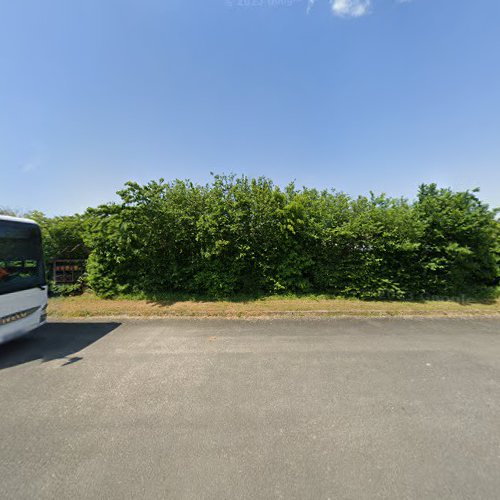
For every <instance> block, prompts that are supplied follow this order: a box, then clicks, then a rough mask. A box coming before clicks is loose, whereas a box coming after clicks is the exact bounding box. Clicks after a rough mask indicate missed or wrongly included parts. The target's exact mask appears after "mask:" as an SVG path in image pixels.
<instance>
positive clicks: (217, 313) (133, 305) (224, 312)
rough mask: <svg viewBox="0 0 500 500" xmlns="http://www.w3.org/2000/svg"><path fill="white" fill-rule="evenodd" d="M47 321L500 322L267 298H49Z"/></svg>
mask: <svg viewBox="0 0 500 500" xmlns="http://www.w3.org/2000/svg"><path fill="white" fill-rule="evenodd" d="M49 315H50V316H52V317H55V318H82V317H221V318H235V317H236V318H259V317H266V318H267V317H295V316H296V317H305V316H306V317H318V316H372V317H388V316H422V317H425V316H435V317H462V316H500V300H498V299H497V300H496V301H491V302H485V303H480V302H477V303H475V302H466V303H459V302H448V301H429V302H383V301H377V302H367V301H361V300H346V299H328V298H321V297H318V298H315V297H307V298H300V297H298V298H279V297H268V298H262V299H254V300H246V301H238V302H232V301H198V300H168V301H167V300H165V301H153V300H131V299H114V300H104V299H99V298H97V297H95V296H93V295H82V296H80V297H65V298H53V299H51V300H50V301H49Z"/></svg>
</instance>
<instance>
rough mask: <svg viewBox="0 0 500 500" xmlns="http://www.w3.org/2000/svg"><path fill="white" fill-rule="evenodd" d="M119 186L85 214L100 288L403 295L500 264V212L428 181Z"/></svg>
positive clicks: (488, 277) (460, 290)
mask: <svg viewBox="0 0 500 500" xmlns="http://www.w3.org/2000/svg"><path fill="white" fill-rule="evenodd" d="M119 195H120V197H121V203H111V204H108V205H103V206H100V207H98V208H96V209H89V210H88V212H87V213H86V215H85V217H84V219H82V221H84V222H83V223H84V226H85V244H86V246H87V247H88V248H89V249H90V250H91V254H90V258H89V262H88V266H87V271H88V281H89V284H90V286H91V287H92V288H93V289H94V290H95V291H96V293H98V294H99V295H101V296H113V295H116V294H119V293H146V294H157V293H165V292H171V291H185V292H192V293H203V294H209V295H212V296H229V295H231V294H235V293H276V292H278V293H279V292H325V293H332V294H336V295H341V296H352V297H361V298H383V297H388V298H398V299H404V298H417V297H424V296H431V295H439V296H458V295H461V294H466V295H470V294H472V293H484V292H485V291H487V290H488V286H490V285H491V284H492V283H493V282H494V280H495V277H496V276H497V274H498V255H499V252H498V249H499V244H498V241H499V229H498V227H499V226H498V222H497V221H496V220H495V212H494V211H492V210H490V209H489V208H488V207H487V205H485V204H483V203H482V202H481V201H480V200H479V199H478V198H477V195H476V193H475V192H461V193H454V192H452V191H450V190H448V189H438V188H437V187H436V186H435V185H428V186H427V185H423V186H421V188H420V191H419V194H418V198H417V200H416V201H415V202H413V203H410V202H408V201H406V200H404V199H393V198H388V197H385V196H375V195H371V196H370V197H359V198H356V199H352V198H350V197H349V196H347V195H345V194H343V193H337V192H332V191H318V190H315V189H308V188H303V189H296V187H295V186H294V185H293V184H290V185H289V186H287V187H286V188H285V189H281V188H279V187H278V186H275V185H274V184H273V182H272V181H270V180H269V179H266V178H258V179H249V178H247V177H234V176H215V177H214V180H213V182H212V183H211V184H209V185H204V186H200V185H196V184H192V183H190V182H187V181H179V180H177V181H175V182H171V183H165V182H164V181H163V180H160V181H159V182H151V183H149V184H147V185H145V186H141V185H139V184H136V183H128V184H127V185H126V187H125V189H123V190H122V191H120V192H119ZM80 234H81V233H80Z"/></svg>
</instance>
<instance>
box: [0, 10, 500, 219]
mask: <svg viewBox="0 0 500 500" xmlns="http://www.w3.org/2000/svg"><path fill="white" fill-rule="evenodd" d="M499 22H500V2H498V0H475V1H474V2H469V1H461V0H413V1H401V0H400V1H397V0H371V1H370V0H316V1H315V2H308V1H307V0H85V1H84V0H80V1H77V0H75V1H68V0H15V1H12V0H0V178H1V186H2V190H1V194H0V206H10V207H14V208H18V209H24V210H29V209H39V210H42V211H45V212H46V213H48V214H50V215H53V214H69V213H73V212H77V211H82V210H84V209H85V208H86V207H87V206H93V205H97V204H99V203H102V202H106V201H109V200H112V199H114V198H115V197H114V193H115V191H116V190H117V189H119V188H120V187H121V186H122V185H123V183H124V182H125V181H127V180H135V181H139V182H146V181H148V180H150V179H157V178H159V177H164V178H165V179H174V178H190V179H192V180H194V181H197V182H205V181H208V180H209V179H210V171H213V172H217V173H222V172H226V173H227V172H235V173H245V174H247V175H253V176H258V175H266V176H268V177H271V178H272V179H273V180H275V181H276V182H277V183H279V184H285V183H287V182H288V181H290V180H293V179H295V180H296V181H297V183H298V184H299V185H302V184H305V185H308V186H315V187H320V188H323V187H334V188H336V189H337V190H342V191H346V192H348V193H350V194H353V195H357V194H360V193H367V192H368V191H369V190H374V191H376V192H386V193H388V194H390V195H404V196H409V197H412V196H414V195H415V192H416V189H417V186H418V184H420V183H421V182H433V181H435V182H437V183H439V184H440V185H443V186H451V187H453V188H454V189H465V188H474V187H480V188H481V193H482V194H481V196H482V198H483V199H484V200H486V201H487V202H489V203H490V204H492V205H494V206H500V168H499V167H500V29H499Z"/></svg>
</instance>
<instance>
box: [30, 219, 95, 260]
mask: <svg viewBox="0 0 500 500" xmlns="http://www.w3.org/2000/svg"><path fill="white" fill-rule="evenodd" d="M26 217H28V218H30V219H33V220H34V221H35V222H37V223H38V224H39V226H40V228H41V230H42V238H43V252H44V256H45V260H46V261H47V262H50V261H52V260H54V259H87V257H88V256H89V250H88V249H87V247H86V246H85V244H84V242H83V233H84V231H85V226H84V220H85V217H84V216H82V215H69V216H60V217H47V216H46V215H45V214H43V213H42V212H38V211H34V212H30V213H28V214H27V215H26Z"/></svg>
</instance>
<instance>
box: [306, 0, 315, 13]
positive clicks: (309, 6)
mask: <svg viewBox="0 0 500 500" xmlns="http://www.w3.org/2000/svg"><path fill="white" fill-rule="evenodd" d="M315 3H316V0H307V13H308V14H309V12H311V9H312V8H313V7H314V4H315Z"/></svg>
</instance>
